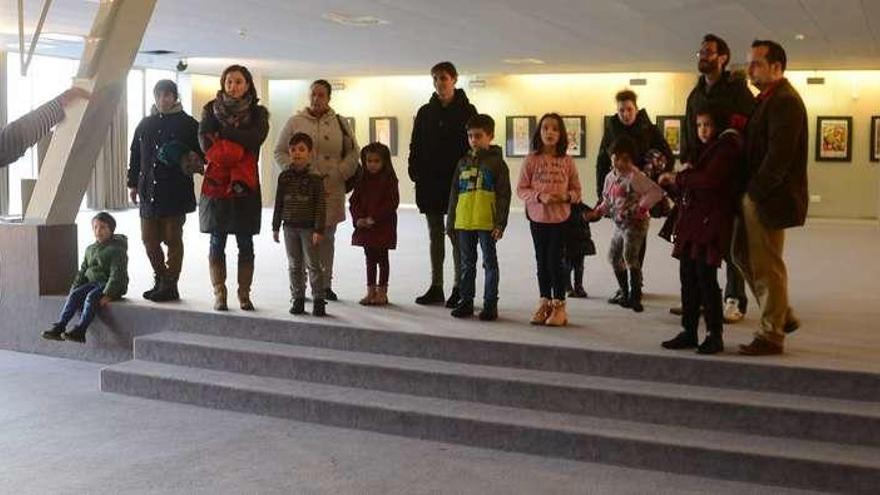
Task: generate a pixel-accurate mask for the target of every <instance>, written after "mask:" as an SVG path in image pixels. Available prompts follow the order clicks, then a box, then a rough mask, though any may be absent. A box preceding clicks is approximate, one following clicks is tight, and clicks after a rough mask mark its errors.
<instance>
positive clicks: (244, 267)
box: [238, 260, 254, 311]
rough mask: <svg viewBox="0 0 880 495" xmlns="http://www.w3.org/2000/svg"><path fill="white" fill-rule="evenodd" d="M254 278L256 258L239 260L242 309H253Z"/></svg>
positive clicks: (240, 303) (239, 300)
mask: <svg viewBox="0 0 880 495" xmlns="http://www.w3.org/2000/svg"><path fill="white" fill-rule="evenodd" d="M253 280H254V260H249V261H244V260H238V303H239V306H240V307H241V309H242V310H244V311H253V310H254V303H253V302H251V282H253Z"/></svg>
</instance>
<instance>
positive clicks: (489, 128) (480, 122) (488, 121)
mask: <svg viewBox="0 0 880 495" xmlns="http://www.w3.org/2000/svg"><path fill="white" fill-rule="evenodd" d="M465 128H466V129H467V130H471V129H480V130H482V131H483V132H485V133H486V134H490V135H492V136H494V135H495V119H493V118H492V117H491V116H489V115H486V114H485V113H478V114H476V115H474V116H472V117H471V118H469V119H468V121H467V124H465Z"/></svg>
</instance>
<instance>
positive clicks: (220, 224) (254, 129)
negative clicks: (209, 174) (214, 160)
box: [199, 100, 269, 235]
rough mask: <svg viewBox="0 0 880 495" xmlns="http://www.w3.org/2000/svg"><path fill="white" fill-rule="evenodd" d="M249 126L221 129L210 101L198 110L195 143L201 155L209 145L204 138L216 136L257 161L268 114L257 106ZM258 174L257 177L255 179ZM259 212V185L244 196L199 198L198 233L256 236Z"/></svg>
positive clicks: (267, 121) (209, 142)
mask: <svg viewBox="0 0 880 495" xmlns="http://www.w3.org/2000/svg"><path fill="white" fill-rule="evenodd" d="M251 112H252V114H251V120H250V125H248V126H247V127H239V128H233V127H229V126H225V125H222V124H221V122H220V121H219V120H218V119H217V117H215V116H214V100H211V101H209V102H208V103H207V104H206V105H205V106H204V108H202V120H201V122H200V123H199V141H200V142H201V144H202V150H204V151H205V152H207V151H208V149H209V148H210V147H211V146H212V145H213V142H212V141H211V139H210V138H209V137H208V136H209V135H211V134H214V133H218V134H219V135H220V139H228V140H230V141H234V142H236V143H238V144H240V145H242V146H244V148H245V149H246V150H247V151H249V152H251V153H253V154H254V155H255V156H256V157H257V160H259V157H260V146H262V145H263V141H265V140H266V136H267V135H268V134H269V111H268V110H266V108H265V107H263V106H261V105H255V106H254V107H253V109H252V110H251ZM259 176H260V175H259V171H258V172H257V177H258V178H259ZM262 212H263V198H262V194H261V192H260V187H259V184H258V185H257V188H256V189H255V190H253V191H251V192H249V193H248V194H247V195H245V196H241V197H233V198H208V197H206V196H202V197H201V198H199V229H200V230H201V231H202V232H204V233H210V234H243V235H256V234H259V233H260V218H261V216H262Z"/></svg>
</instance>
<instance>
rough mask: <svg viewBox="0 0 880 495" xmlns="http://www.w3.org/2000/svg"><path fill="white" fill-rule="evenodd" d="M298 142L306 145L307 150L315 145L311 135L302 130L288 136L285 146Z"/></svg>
mask: <svg viewBox="0 0 880 495" xmlns="http://www.w3.org/2000/svg"><path fill="white" fill-rule="evenodd" d="M299 143H303V144H304V145H306V147H307V148H309V150H312V149H313V148H314V147H315V142H314V141H312V136H309V135H308V134H306V133H304V132H297V133H296V134H294V135H293V136H290V141H288V142H287V146H293V145H295V144H299Z"/></svg>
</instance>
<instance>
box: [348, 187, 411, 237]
mask: <svg viewBox="0 0 880 495" xmlns="http://www.w3.org/2000/svg"><path fill="white" fill-rule="evenodd" d="M398 204H400V194H399V193H398V191H397V178H396V177H394V176H393V175H391V174H389V173H378V174H372V173H370V172H368V171H366V170H364V173H363V177H361V179H360V180H359V181H358V182H357V184H355V186H354V192H353V193H352V195H351V198H350V199H349V211H350V212H351V219H352V222H353V223H354V226H355V228H354V233H352V235H351V244H352V245H353V246H364V247H373V248H385V249H394V248H396V247H397V206H398ZM366 217H372V218H373V220H375V222H376V223H375V224H373V226H372V227H369V228H365V227H358V226H357V221H358V219H360V218H366Z"/></svg>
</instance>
